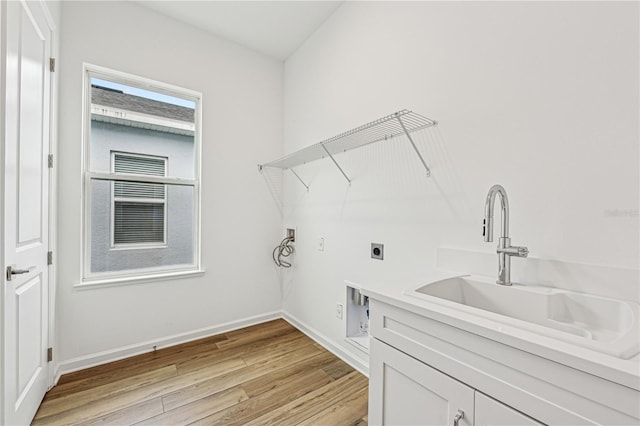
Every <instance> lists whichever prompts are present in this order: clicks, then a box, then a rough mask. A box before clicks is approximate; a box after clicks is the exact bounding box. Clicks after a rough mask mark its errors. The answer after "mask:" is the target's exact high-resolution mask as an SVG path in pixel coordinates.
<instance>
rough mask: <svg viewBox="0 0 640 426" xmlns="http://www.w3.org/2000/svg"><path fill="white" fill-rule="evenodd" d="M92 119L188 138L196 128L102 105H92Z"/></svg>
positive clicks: (193, 125) (154, 116) (192, 125)
mask: <svg viewBox="0 0 640 426" xmlns="http://www.w3.org/2000/svg"><path fill="white" fill-rule="evenodd" d="M91 119H92V120H94V121H100V122H103V123H113V124H121V125H124V126H130V127H140V128H143V129H146V128H148V129H150V130H157V131H159V132H167V133H175V134H178V135H186V136H193V134H194V131H195V128H196V126H195V124H194V123H190V122H188V121H180V120H172V119H170V118H164V117H160V116H157V115H150V114H143V113H141V112H133V111H127V110H126V109H120V108H113V107H108V106H104V105H100V104H91ZM134 123H142V125H136V124H134ZM144 125H147V126H144Z"/></svg>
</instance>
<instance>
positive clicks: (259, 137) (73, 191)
mask: <svg viewBox="0 0 640 426" xmlns="http://www.w3.org/2000/svg"><path fill="white" fill-rule="evenodd" d="M61 47H62V50H61V55H60V59H59V72H60V143H59V149H58V162H57V166H58V179H59V186H58V188H59V193H58V215H59V217H58V229H59V240H58V250H57V255H56V259H57V262H58V274H57V278H58V291H57V303H58V306H57V329H58V343H57V345H56V351H55V353H56V360H57V362H59V363H62V364H63V367H62V369H63V370H64V369H68V368H77V367H80V366H83V365H86V364H87V363H89V362H97V361H101V360H105V359H108V358H109V357H110V356H122V355H125V354H126V353H127V351H131V350H138V349H140V347H138V346H137V345H140V344H141V343H142V342H149V341H154V340H162V339H164V338H166V337H167V336H174V335H178V334H181V333H190V332H192V331H194V330H200V329H207V330H214V329H215V327H218V326H222V327H224V326H225V324H228V323H234V322H237V321H242V320H245V319H247V318H252V317H256V316H261V315H264V314H267V313H271V312H274V311H279V310H280V308H281V295H280V286H279V280H278V276H277V273H276V271H275V269H274V267H273V266H272V262H271V257H270V254H271V249H272V247H273V245H275V244H276V243H277V242H278V241H279V239H280V238H281V228H280V226H281V216H280V210H279V209H278V207H277V205H276V204H275V203H274V201H273V199H272V197H271V195H270V193H269V190H268V188H267V187H266V185H265V182H264V180H263V178H262V177H261V176H260V174H259V173H258V172H257V170H256V164H257V163H259V162H263V161H265V159H269V158H272V157H277V156H279V155H281V153H282V63H281V62H279V61H276V60H272V59H269V58H267V57H264V56H261V55H259V54H257V53H255V52H253V51H250V50H248V49H245V48H242V47H240V46H238V45H235V44H232V43H230V42H227V41H224V40H221V39H219V38H216V37H213V36H211V35H208V34H207V33H204V32H202V31H199V30H196V29H193V28H190V27H188V26H185V25H183V24H180V23H178V22H177V21H174V20H172V19H170V18H167V17H164V16H161V15H159V14H156V13H155V12H152V11H150V10H148V9H145V8H142V7H141V6H138V5H136V4H132V3H128V2H107V3H103V2H93V1H91V2H64V3H63V7H62V39H61ZM83 62H88V63H92V64H95V65H99V66H104V67H108V68H112V69H116V70H120V71H124V72H128V73H132V74H136V75H140V76H143V77H147V78H151V79H154V80H159V81H163V82H166V83H170V84H174V85H178V86H182V87H185V88H188V89H193V90H197V91H200V92H202V93H203V107H202V110H203V126H202V127H203V130H202V133H203V141H202V142H203V154H202V165H203V173H202V263H203V267H204V268H205V269H206V274H205V275H204V276H201V277H194V278H185V279H178V280H171V281H160V282H155V283H148V284H138V285H128V286H120V287H109V288H100V289H89V290H78V289H76V288H74V284H78V283H79V282H80V262H81V253H80V250H81V237H80V225H79V224H80V223H81V212H82V206H81V199H80V197H81V146H82V141H81V117H82V114H81V102H82V93H81V91H82V63H83ZM124 347H128V349H126V348H125V350H124V351H121V352H118V350H119V349H122V348H124ZM146 349H150V346H149V348H146ZM99 353H100V356H99V357H95V355H96V354H99Z"/></svg>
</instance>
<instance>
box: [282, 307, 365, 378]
mask: <svg viewBox="0 0 640 426" xmlns="http://www.w3.org/2000/svg"><path fill="white" fill-rule="evenodd" d="M282 318H283V319H284V320H285V321H287V322H288V323H290V324H291V325H292V326H294V327H295V328H297V329H298V330H300V331H301V332H303V333H304V334H306V335H307V336H309V337H310V338H311V339H313V340H315V341H316V342H317V343H318V344H319V345H321V346H322V347H324V348H325V349H326V350H328V351H329V352H331V353H332V354H334V355H335V356H337V357H338V358H340V359H341V360H343V361H344V362H346V363H347V364H349V365H350V366H351V367H353V368H355V369H356V370H358V371H359V372H360V373H362V374H363V375H365V376H366V377H369V366H368V365H367V364H366V362H365V361H363V360H362V359H361V358H359V357H357V356H354V355H353V354H352V353H351V352H350V351H347V350H346V349H345V348H343V347H340V346H338V345H336V344H335V343H333V341H332V340H331V339H329V338H328V337H326V336H324V335H323V334H321V333H319V332H318V331H316V330H315V329H313V328H311V327H309V326H308V325H306V324H305V323H303V322H302V321H300V320H299V319H297V318H296V317H294V316H293V315H291V314H288V313H286V312H282Z"/></svg>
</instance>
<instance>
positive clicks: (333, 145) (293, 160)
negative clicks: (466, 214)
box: [258, 109, 438, 190]
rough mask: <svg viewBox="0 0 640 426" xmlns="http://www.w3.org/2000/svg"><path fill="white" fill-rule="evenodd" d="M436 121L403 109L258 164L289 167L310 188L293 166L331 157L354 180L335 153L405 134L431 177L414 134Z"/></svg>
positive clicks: (280, 167) (260, 167)
mask: <svg viewBox="0 0 640 426" xmlns="http://www.w3.org/2000/svg"><path fill="white" fill-rule="evenodd" d="M436 124H438V123H437V122H436V121H434V120H431V119H430V118H427V117H424V116H422V115H420V114H416V113H415V112H412V111H408V110H406V109H404V110H402V111H398V112H395V113H393V114H390V115H387V116H386V117H382V118H379V119H377V120H375V121H372V122H370V123H367V124H363V125H362V126H360V127H356V128H355V129H352V130H349V131H347V132H344V133H341V134H339V135H336V136H334V137H332V138H329V139H326V140H323V141H322V142H318V143H316V144H313V145H310V146H308V147H306V148H302V149H301V150H299V151H296V152H293V153H291V154H289V155H286V156H284V157H282V158H279V159H277V160H274V161H270V162H268V163H264V164H258V170H260V171H262V169H263V168H264V167H274V168H278V169H289V170H291V173H293V174H294V176H295V177H296V178H298V180H299V181H300V182H301V183H302V184H303V185H304V186H305V188H307V190H309V185H307V184H306V183H305V182H304V181H303V180H302V178H300V176H299V175H298V174H297V173H296V171H295V170H294V169H293V168H294V167H295V166H299V165H301V164H306V163H308V162H311V161H315V160H319V159H322V158H325V157H329V158H330V159H331V161H332V162H333V164H335V166H336V167H337V168H338V170H340V173H342V175H343V176H344V178H345V179H346V180H347V182H349V183H351V179H349V176H347V174H346V173H345V171H344V170H343V169H342V167H340V164H338V162H337V161H336V159H335V158H334V156H335V155H336V154H339V153H341V152H347V151H350V150H352V149H355V148H360V147H362V146H365V145H369V144H372V143H375V142H381V141H386V140H389V139H392V138H395V137H397V136H401V135H405V136H406V137H407V139H409V142H410V143H411V146H412V147H413V149H414V151H415V152H416V154H417V155H418V158H419V159H420V161H421V162H422V165H423V166H424V168H425V170H426V171H427V176H430V175H431V170H429V166H427V163H426V162H425V161H424V158H423V157H422V154H420V151H418V147H416V144H415V142H414V141H413V139H412V138H411V133H413V132H415V131H417V130H421V129H426V128H427V127H432V126H435V125H436Z"/></svg>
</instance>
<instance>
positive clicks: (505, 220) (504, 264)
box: [482, 185, 529, 285]
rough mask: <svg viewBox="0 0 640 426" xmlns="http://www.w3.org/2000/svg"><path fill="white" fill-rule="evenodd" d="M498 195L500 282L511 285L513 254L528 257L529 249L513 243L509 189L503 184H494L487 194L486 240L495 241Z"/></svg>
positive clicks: (484, 230) (485, 211)
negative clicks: (494, 223)
mask: <svg viewBox="0 0 640 426" xmlns="http://www.w3.org/2000/svg"><path fill="white" fill-rule="evenodd" d="M496 195H497V196H498V198H500V206H501V209H500V219H501V221H500V223H501V232H500V239H499V240H498V248H497V250H496V251H497V253H498V280H497V281H496V282H497V283H498V284H502V285H511V256H516V257H527V256H528V255H529V249H527V248H526V247H518V246H512V245H511V238H509V198H508V197H507V191H505V189H504V188H503V187H502V185H493V186H492V187H491V189H489V193H488V194H487V200H486V202H485V205H484V222H483V226H482V235H483V236H484V240H485V241H486V242H492V241H493V210H494V205H495V199H496Z"/></svg>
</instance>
